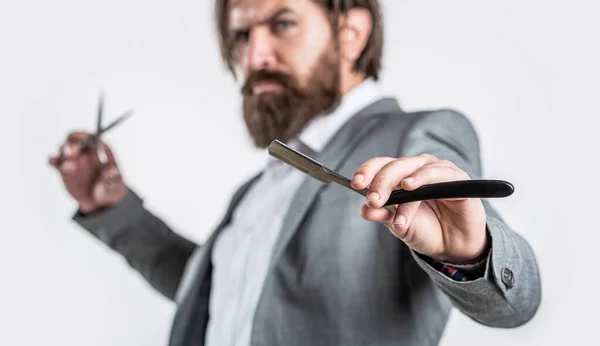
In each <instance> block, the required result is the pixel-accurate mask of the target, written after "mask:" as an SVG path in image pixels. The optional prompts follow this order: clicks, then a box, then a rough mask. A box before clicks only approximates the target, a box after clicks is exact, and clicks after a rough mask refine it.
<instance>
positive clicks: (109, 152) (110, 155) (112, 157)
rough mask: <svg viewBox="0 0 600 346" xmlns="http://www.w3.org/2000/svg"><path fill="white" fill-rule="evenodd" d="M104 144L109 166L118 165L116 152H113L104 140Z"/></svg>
mask: <svg viewBox="0 0 600 346" xmlns="http://www.w3.org/2000/svg"><path fill="white" fill-rule="evenodd" d="M102 146H103V147H104V152H105V153H106V157H107V158H108V163H107V166H108V167H116V166H117V160H116V159H115V155H114V153H113V152H112V150H111V149H110V147H109V146H108V145H107V144H106V143H104V142H102ZM117 172H118V170H117Z"/></svg>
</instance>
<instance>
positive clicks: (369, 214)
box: [360, 204, 394, 226]
mask: <svg viewBox="0 0 600 346" xmlns="http://www.w3.org/2000/svg"><path fill="white" fill-rule="evenodd" d="M360 216H361V217H362V218H363V219H365V220H367V221H376V222H381V223H383V224H385V225H386V226H387V225H390V224H391V223H392V221H393V220H394V213H392V212H391V211H389V210H388V209H385V208H371V207H369V206H368V205H366V204H363V205H362V207H361V208H360Z"/></svg>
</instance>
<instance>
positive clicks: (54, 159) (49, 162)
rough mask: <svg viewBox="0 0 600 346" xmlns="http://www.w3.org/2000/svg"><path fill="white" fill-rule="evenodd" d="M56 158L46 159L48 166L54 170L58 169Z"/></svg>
mask: <svg viewBox="0 0 600 346" xmlns="http://www.w3.org/2000/svg"><path fill="white" fill-rule="evenodd" d="M58 161H59V160H58V156H50V157H49V158H48V164H49V165H50V166H52V167H54V168H58V163H59V162H58Z"/></svg>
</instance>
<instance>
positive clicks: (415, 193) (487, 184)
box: [267, 140, 514, 213]
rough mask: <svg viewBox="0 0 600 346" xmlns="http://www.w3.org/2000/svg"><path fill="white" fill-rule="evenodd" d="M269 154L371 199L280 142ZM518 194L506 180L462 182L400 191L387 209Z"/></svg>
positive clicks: (272, 147)
mask: <svg viewBox="0 0 600 346" xmlns="http://www.w3.org/2000/svg"><path fill="white" fill-rule="evenodd" d="M267 150H268V152H269V155H271V156H273V157H275V158H277V159H279V160H281V161H283V162H285V163H287V164H288V165H290V166H292V167H294V168H296V169H297V170H299V171H301V172H303V173H305V174H308V175H309V176H311V177H313V178H314V179H317V180H319V181H320V182H323V183H325V184H328V183H331V182H333V183H336V184H338V185H341V186H343V187H345V188H348V189H350V190H352V191H355V192H357V193H359V194H361V195H363V196H365V197H366V196H367V194H368V193H369V188H365V189H362V190H357V189H354V188H353V187H352V186H351V185H350V179H348V178H346V177H344V176H343V175H341V174H338V173H336V172H334V171H333V170H331V169H329V168H327V167H325V166H324V165H323V164H321V163H320V162H318V161H316V160H314V159H312V158H310V157H308V156H306V155H304V154H303V153H301V152H298V151H296V150H294V149H292V148H290V147H289V146H287V145H286V144H284V143H282V142H281V141H279V140H274V141H273V142H271V144H270V145H269V148H268V149H267ZM513 192H514V186H513V185H512V184H511V183H509V182H507V181H503V180H486V179H480V180H459V181H449V182H442V183H434V184H427V185H423V186H421V187H419V188H417V189H415V190H411V191H408V190H396V191H393V192H392V193H391V195H390V198H389V199H388V200H387V202H385V203H384V207H385V208H386V209H388V210H389V211H391V212H394V213H395V212H396V208H395V207H394V205H396V204H402V203H409V202H417V201H426V200H432V199H449V198H501V197H508V196H510V195H512V194H513Z"/></svg>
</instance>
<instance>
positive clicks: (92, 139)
mask: <svg viewBox="0 0 600 346" xmlns="http://www.w3.org/2000/svg"><path fill="white" fill-rule="evenodd" d="M132 115H133V110H130V111H128V112H126V113H123V114H122V115H120V116H119V117H118V118H117V119H115V120H113V122H111V123H110V124H109V125H108V126H107V127H105V128H103V129H101V130H100V131H99V132H97V133H94V134H93V135H92V136H90V137H88V139H87V140H85V141H83V142H81V144H80V146H81V147H82V148H87V147H88V146H90V145H92V144H93V145H94V146H97V145H98V144H99V143H100V140H99V139H100V136H101V135H102V134H104V133H106V132H108V131H109V130H110V129H112V128H113V127H115V126H117V125H119V124H120V123H121V122H123V121H124V120H125V119H127V118H129V117H130V116H132Z"/></svg>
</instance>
